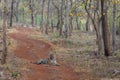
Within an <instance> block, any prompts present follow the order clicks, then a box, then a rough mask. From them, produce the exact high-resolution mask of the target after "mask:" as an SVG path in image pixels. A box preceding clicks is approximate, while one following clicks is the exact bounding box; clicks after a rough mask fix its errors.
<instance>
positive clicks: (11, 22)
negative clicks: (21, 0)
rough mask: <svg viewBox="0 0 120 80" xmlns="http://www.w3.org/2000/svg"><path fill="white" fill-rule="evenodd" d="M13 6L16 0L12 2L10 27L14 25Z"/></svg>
mask: <svg viewBox="0 0 120 80" xmlns="http://www.w3.org/2000/svg"><path fill="white" fill-rule="evenodd" d="M13 7H14V0H12V2H11V14H10V27H12V25H13Z"/></svg>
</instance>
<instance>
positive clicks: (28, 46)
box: [9, 29, 79, 80]
mask: <svg viewBox="0 0 120 80" xmlns="http://www.w3.org/2000/svg"><path fill="white" fill-rule="evenodd" d="M27 31H28V32H31V31H32V30H29V29H17V32H12V33H10V34H9V37H10V38H12V39H14V40H16V41H17V47H16V50H15V51H14V53H15V55H16V56H18V57H19V58H24V59H26V60H27V62H28V63H27V65H28V67H29V68H30V71H28V72H27V73H26V75H27V79H26V80H79V79H78V76H77V75H76V73H74V72H73V70H72V69H71V68H70V67H69V66H66V65H65V64H63V63H62V61H58V62H59V63H60V66H51V65H35V64H32V63H30V62H31V61H36V60H38V58H47V57H48V55H49V53H50V51H51V50H52V49H51V46H50V45H49V44H47V43H45V42H44V41H42V40H34V39H32V38H30V37H29V36H28V34H26V32H27ZM31 34H32V33H31Z"/></svg>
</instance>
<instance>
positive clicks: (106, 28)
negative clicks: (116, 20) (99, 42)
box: [101, 0, 111, 57]
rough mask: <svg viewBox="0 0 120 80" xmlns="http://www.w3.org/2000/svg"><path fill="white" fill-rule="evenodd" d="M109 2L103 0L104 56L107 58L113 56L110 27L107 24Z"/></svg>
mask: <svg viewBox="0 0 120 80" xmlns="http://www.w3.org/2000/svg"><path fill="white" fill-rule="evenodd" d="M106 6H107V1H106V0H101V20H102V34H103V43H104V54H105V56H106V57H107V56H110V55H111V44H110V27H109V26H108V22H107V19H108V18H107V7H106Z"/></svg>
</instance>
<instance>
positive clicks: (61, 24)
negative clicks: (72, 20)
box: [59, 0, 64, 36]
mask: <svg viewBox="0 0 120 80" xmlns="http://www.w3.org/2000/svg"><path fill="white" fill-rule="evenodd" d="M63 5H64V0H61V11H60V16H61V17H60V32H59V35H60V36H62V28H63Z"/></svg>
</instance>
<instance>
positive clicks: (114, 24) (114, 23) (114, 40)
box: [112, 3, 117, 52]
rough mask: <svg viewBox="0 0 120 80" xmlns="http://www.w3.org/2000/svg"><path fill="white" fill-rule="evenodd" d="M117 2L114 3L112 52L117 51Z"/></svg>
mask: <svg viewBox="0 0 120 80" xmlns="http://www.w3.org/2000/svg"><path fill="white" fill-rule="evenodd" d="M116 8H117V7H116V3H115V4H114V5H113V22H112V23H113V26H112V50H113V51H112V52H114V51H115V42H116Z"/></svg>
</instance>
